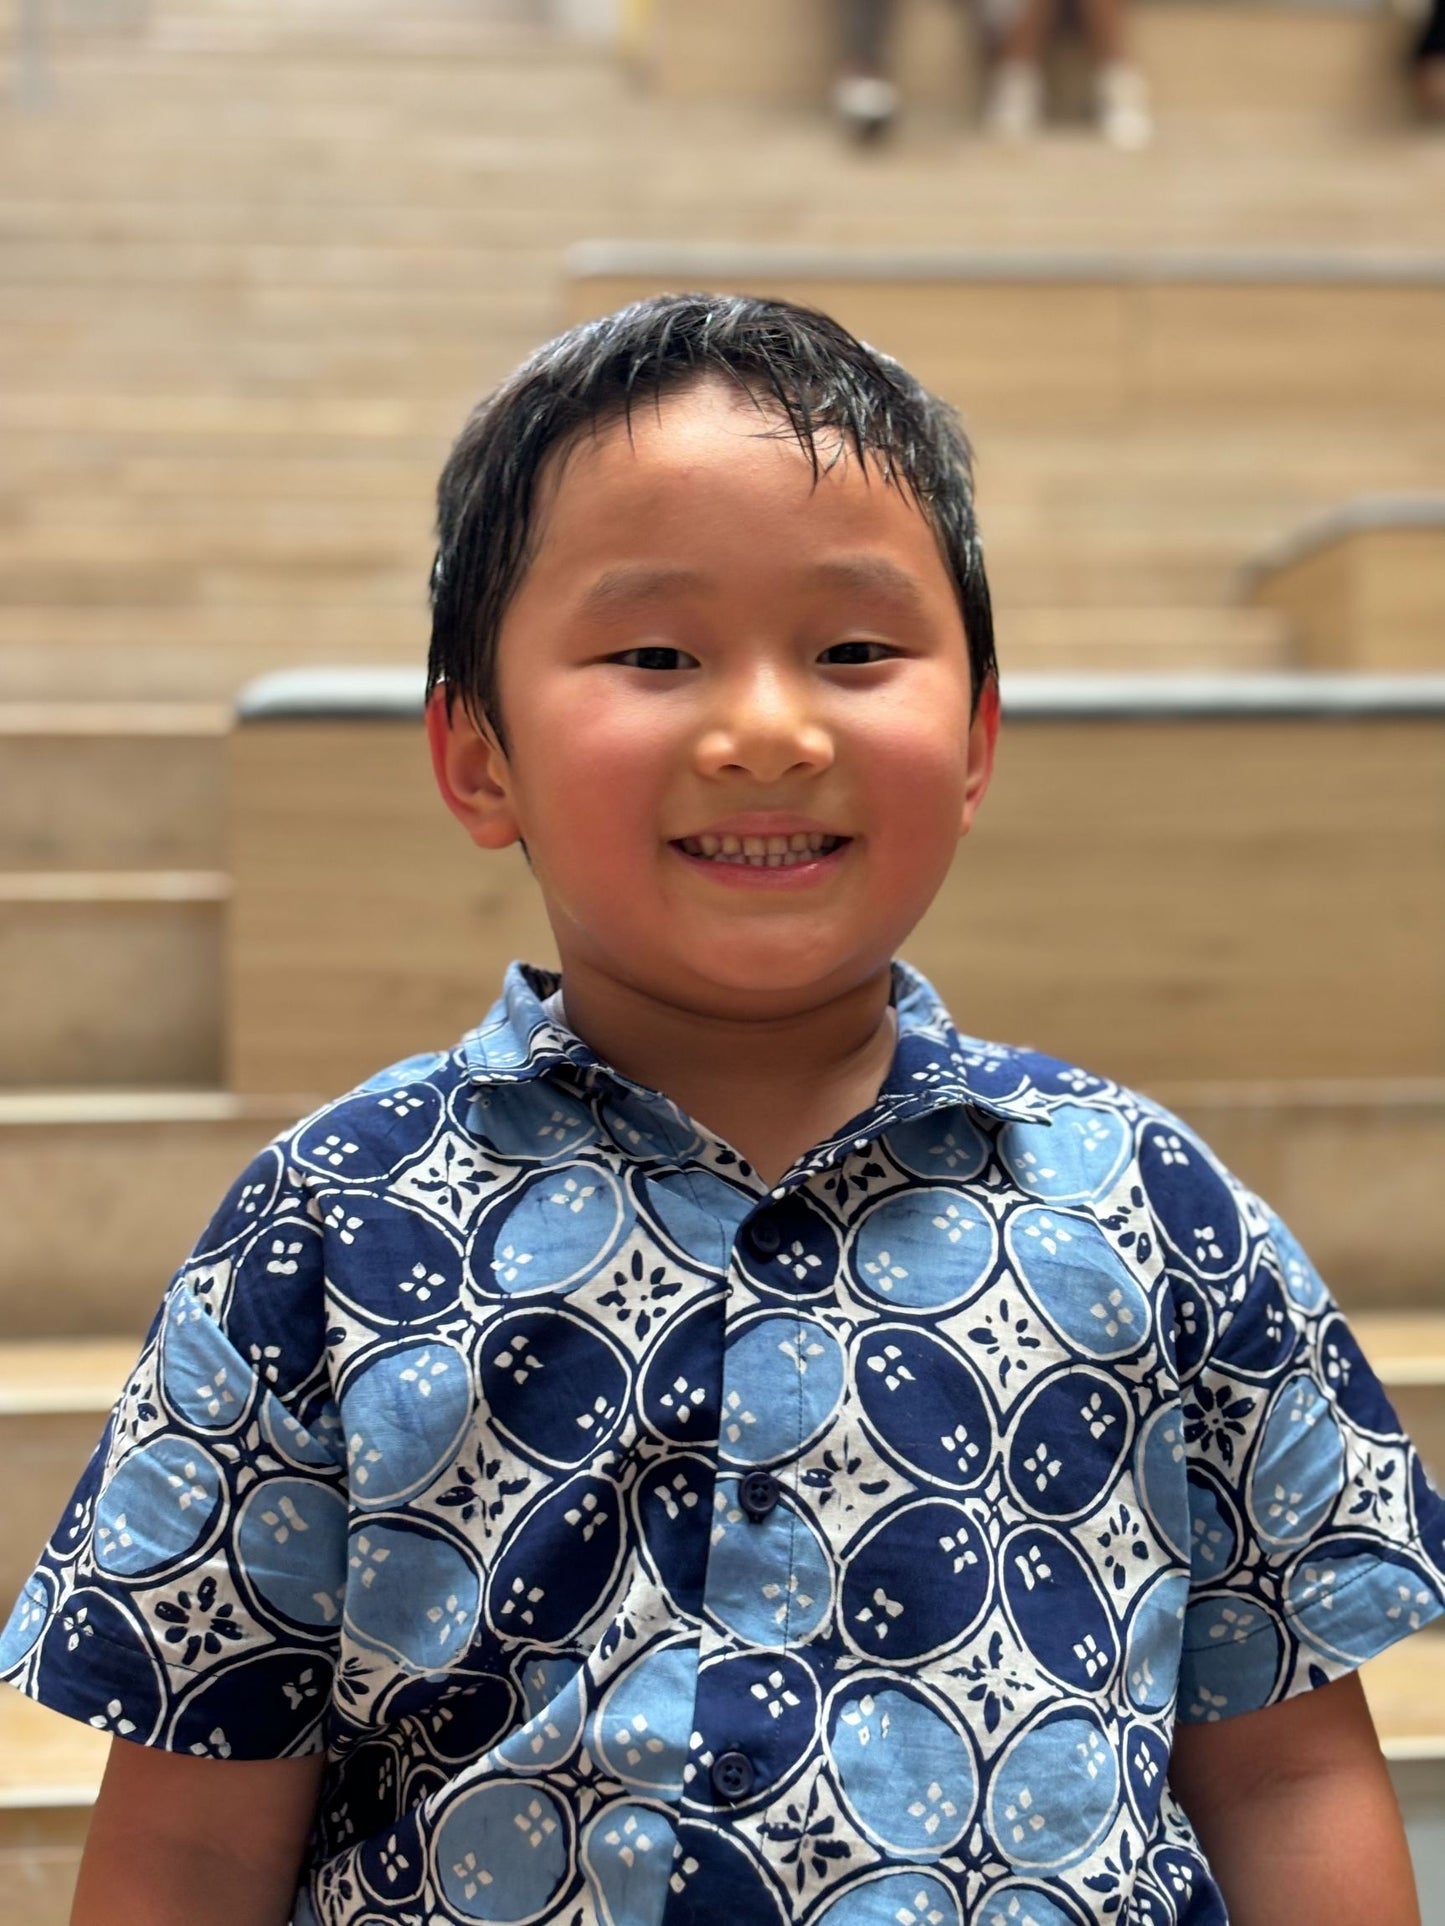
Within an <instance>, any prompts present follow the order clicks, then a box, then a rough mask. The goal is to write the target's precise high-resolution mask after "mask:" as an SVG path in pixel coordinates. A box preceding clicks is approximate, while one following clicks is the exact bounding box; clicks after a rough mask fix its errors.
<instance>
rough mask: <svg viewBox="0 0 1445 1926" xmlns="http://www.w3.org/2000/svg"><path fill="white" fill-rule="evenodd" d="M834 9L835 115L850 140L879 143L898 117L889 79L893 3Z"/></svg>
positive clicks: (864, 0) (860, 2) (883, 0)
mask: <svg viewBox="0 0 1445 1926" xmlns="http://www.w3.org/2000/svg"><path fill="white" fill-rule="evenodd" d="M836 4H837V7H838V13H839V39H840V43H841V60H840V62H839V67H838V77H837V79H836V80H835V81H834V83H833V111H834V113H835V114H836V115H837V117H838V119H839V121H840V122H841V124H842V126H843V127H844V128H845V129H846V130H847V132H848V133H849V134H850V135H851V136H852V137H853V139H854V140H859V141H870V140H877V139H878V137H879V136H880V135H881V134H884V133H886V132H887V130H888V129H889V127H891V126H892V124H893V121H894V119H895V117H896V115H897V113H898V89H897V88H896V87H895V86H894V84H893V82H892V81H891V80H890V79H889V78H888V73H887V67H888V34H889V29H890V28H891V26H892V24H893V0H836Z"/></svg>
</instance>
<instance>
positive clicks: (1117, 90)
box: [1079, 0, 1154, 147]
mask: <svg viewBox="0 0 1445 1926" xmlns="http://www.w3.org/2000/svg"><path fill="white" fill-rule="evenodd" d="M1126 4H1127V0H1079V5H1080V10H1081V12H1082V13H1083V16H1084V31H1085V33H1086V34H1087V36H1088V41H1089V52H1090V53H1091V54H1092V56H1093V60H1094V105H1095V111H1096V112H1097V114H1098V118H1099V127H1100V129H1101V131H1102V132H1103V135H1104V138H1105V139H1106V140H1110V141H1112V142H1113V143H1114V145H1115V146H1116V147H1143V146H1144V145H1145V144H1146V143H1147V142H1148V140H1149V139H1150V137H1151V136H1152V134H1153V132H1154V122H1153V119H1152V118H1151V116H1150V113H1149V89H1148V86H1147V85H1146V83H1145V80H1144V76H1143V74H1142V73H1140V71H1139V69H1138V68H1137V67H1136V66H1134V65H1133V63H1132V62H1131V61H1130V59H1129V48H1128V35H1127V32H1126V30H1125V25H1124V8H1125V6H1126Z"/></svg>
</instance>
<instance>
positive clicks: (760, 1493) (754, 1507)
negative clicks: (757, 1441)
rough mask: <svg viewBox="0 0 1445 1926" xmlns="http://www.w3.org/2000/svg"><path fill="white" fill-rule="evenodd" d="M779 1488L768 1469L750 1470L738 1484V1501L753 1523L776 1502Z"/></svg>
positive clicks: (779, 1491) (762, 1516)
mask: <svg viewBox="0 0 1445 1926" xmlns="http://www.w3.org/2000/svg"><path fill="white" fill-rule="evenodd" d="M780 1496H781V1488H780V1486H779V1484H778V1481H777V1479H776V1478H775V1477H774V1476H773V1474H772V1472H770V1471H750V1472H749V1473H748V1475H747V1476H746V1477H745V1478H744V1479H743V1481H742V1483H741V1484H740V1485H739V1486H738V1503H739V1504H740V1505H741V1506H742V1508H743V1510H744V1511H745V1512H746V1513H747V1515H748V1517H749V1518H751V1519H752V1521H753V1523H754V1524H757V1522H758V1521H759V1520H760V1519H762V1518H766V1517H767V1515H768V1513H769V1512H770V1511H771V1510H772V1509H773V1507H774V1506H775V1505H776V1504H777V1502H778V1499H779V1497H780Z"/></svg>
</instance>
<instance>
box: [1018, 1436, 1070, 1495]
mask: <svg viewBox="0 0 1445 1926" xmlns="http://www.w3.org/2000/svg"><path fill="white" fill-rule="evenodd" d="M1063 1468H1064V1462H1063V1459H1062V1458H1051V1457H1050V1456H1049V1447H1048V1445H1047V1443H1046V1442H1045V1440H1044V1439H1042V1438H1041V1439H1040V1440H1039V1442H1038V1445H1037V1446H1036V1447H1035V1449H1034V1450H1033V1451H1032V1452H1030V1454H1029V1455H1028V1457H1027V1458H1025V1459H1024V1470H1025V1471H1031V1472H1032V1473H1033V1476H1034V1490H1035V1491H1047V1490H1048V1488H1049V1486H1050V1485H1051V1484H1052V1483H1053V1481H1054V1479H1055V1478H1057V1477H1058V1475H1059V1473H1060V1472H1061V1471H1062V1470H1063Z"/></svg>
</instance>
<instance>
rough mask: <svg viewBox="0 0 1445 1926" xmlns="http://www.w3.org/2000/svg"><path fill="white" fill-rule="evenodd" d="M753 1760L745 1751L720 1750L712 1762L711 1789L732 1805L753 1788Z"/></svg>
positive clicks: (744, 1797)
mask: <svg viewBox="0 0 1445 1926" xmlns="http://www.w3.org/2000/svg"><path fill="white" fill-rule="evenodd" d="M753 1778H754V1773H753V1762H752V1760H751V1759H750V1758H749V1757H748V1755H747V1753H746V1752H720V1753H719V1754H718V1756H717V1758H715V1759H714V1760H713V1762H712V1789H713V1791H714V1792H715V1793H716V1794H717V1796H718V1798H719V1799H725V1800H726V1801H727V1803H728V1804H729V1805H730V1806H732V1805H736V1804H737V1802H738V1800H739V1799H746V1798H747V1796H748V1794H749V1793H750V1792H751V1791H752V1789H753Z"/></svg>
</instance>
